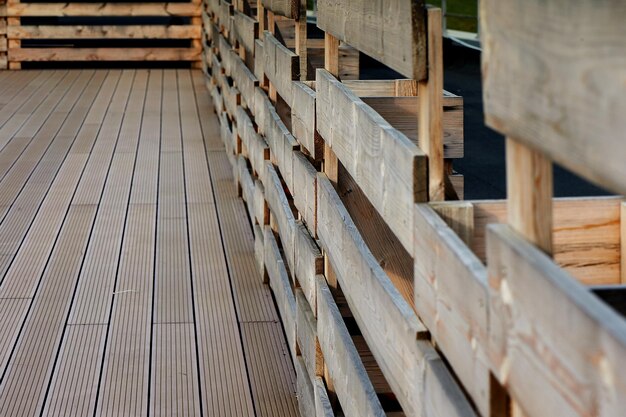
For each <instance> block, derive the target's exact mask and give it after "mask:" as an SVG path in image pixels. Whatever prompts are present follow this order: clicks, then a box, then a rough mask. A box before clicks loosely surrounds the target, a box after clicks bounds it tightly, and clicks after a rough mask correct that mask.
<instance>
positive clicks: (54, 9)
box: [7, 1, 201, 17]
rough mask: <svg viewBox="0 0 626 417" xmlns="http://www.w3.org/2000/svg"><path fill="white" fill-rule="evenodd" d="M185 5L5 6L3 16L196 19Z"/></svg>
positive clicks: (196, 10)
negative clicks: (169, 17) (5, 10)
mask: <svg viewBox="0 0 626 417" xmlns="http://www.w3.org/2000/svg"><path fill="white" fill-rule="evenodd" d="M200 9H201V6H200V2H196V1H194V2H189V3H9V4H8V6H7V15H8V16H14V17H26V16H57V17H60V16H172V15H177V16H200Z"/></svg>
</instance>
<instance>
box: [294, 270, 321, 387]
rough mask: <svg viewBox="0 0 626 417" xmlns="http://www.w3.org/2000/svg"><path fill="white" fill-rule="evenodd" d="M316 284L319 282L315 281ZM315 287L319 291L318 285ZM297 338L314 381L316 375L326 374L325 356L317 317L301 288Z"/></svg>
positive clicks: (298, 295) (299, 348) (299, 292)
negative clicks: (318, 330)
mask: <svg viewBox="0 0 626 417" xmlns="http://www.w3.org/2000/svg"><path fill="white" fill-rule="evenodd" d="M314 285H315V286H316V285H317V283H315V282H314ZM315 288H316V289H315V291H316V292H317V287H315ZM316 297H317V295H316ZM296 340H297V342H298V351H299V352H300V355H301V357H302V359H303V360H304V365H305V367H306V369H307V373H308V375H309V378H310V379H311V382H313V381H314V380H315V378H316V377H318V376H322V375H323V374H324V356H323V355H322V351H321V349H320V346H319V340H318V337H317V319H316V318H315V316H314V313H313V311H312V310H311V306H310V304H309V302H308V301H307V299H306V297H305V296H304V293H303V292H302V289H300V288H296Z"/></svg>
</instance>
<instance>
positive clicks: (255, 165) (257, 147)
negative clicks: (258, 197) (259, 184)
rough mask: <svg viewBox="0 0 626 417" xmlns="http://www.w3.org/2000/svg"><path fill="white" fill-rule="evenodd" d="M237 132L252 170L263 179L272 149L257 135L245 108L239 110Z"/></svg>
mask: <svg viewBox="0 0 626 417" xmlns="http://www.w3.org/2000/svg"><path fill="white" fill-rule="evenodd" d="M237 130H238V134H239V137H240V138H241V140H242V142H243V144H244V146H245V148H246V150H247V154H248V155H247V156H248V159H249V160H250V165H251V166H252V169H253V170H254V171H255V172H256V173H257V175H258V176H259V177H260V178H261V179H263V178H264V174H265V161H267V160H269V159H270V148H269V146H267V143H266V142H265V139H263V138H262V137H261V136H259V135H258V134H257V132H256V131H255V129H254V126H253V124H252V121H251V120H250V116H248V114H247V113H246V111H245V110H244V109H243V107H239V108H237Z"/></svg>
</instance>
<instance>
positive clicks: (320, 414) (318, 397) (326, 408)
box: [313, 377, 335, 417]
mask: <svg viewBox="0 0 626 417" xmlns="http://www.w3.org/2000/svg"><path fill="white" fill-rule="evenodd" d="M313 389H314V391H315V417H334V415H335V413H334V412H333V408H332V405H331V403H330V399H329V398H328V392H326V386H325V385H324V381H323V380H322V378H321V377H317V378H315V381H314V383H313Z"/></svg>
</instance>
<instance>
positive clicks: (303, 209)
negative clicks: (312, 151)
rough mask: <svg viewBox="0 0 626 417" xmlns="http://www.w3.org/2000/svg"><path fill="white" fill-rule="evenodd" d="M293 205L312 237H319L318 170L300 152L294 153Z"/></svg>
mask: <svg viewBox="0 0 626 417" xmlns="http://www.w3.org/2000/svg"><path fill="white" fill-rule="evenodd" d="M292 164H293V188H292V190H291V193H292V194H293V203H294V205H295V206H296V209H297V210H298V213H299V214H300V218H301V219H302V221H303V222H304V224H305V225H306V228H307V229H308V231H309V233H310V234H311V236H313V237H316V236H317V170H316V169H315V167H314V166H313V165H312V164H311V163H310V162H309V160H308V159H307V158H306V156H304V154H302V153H301V152H299V151H294V152H293V163H292Z"/></svg>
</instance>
